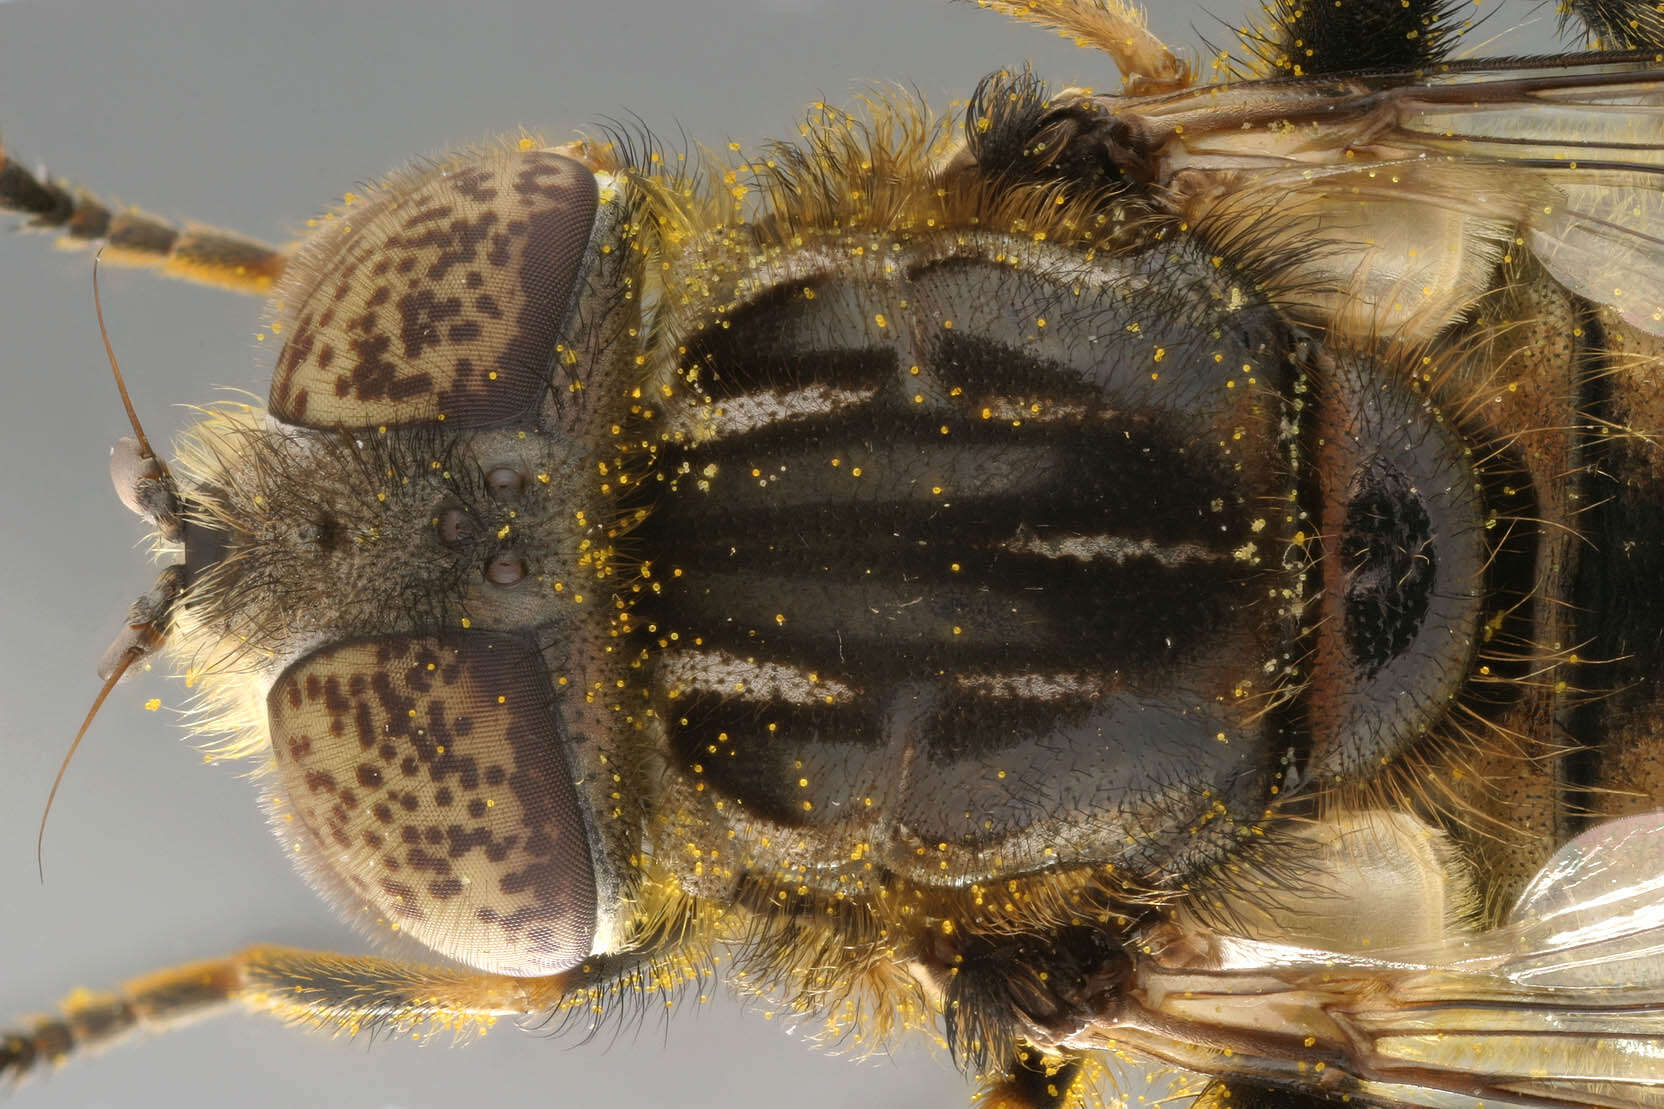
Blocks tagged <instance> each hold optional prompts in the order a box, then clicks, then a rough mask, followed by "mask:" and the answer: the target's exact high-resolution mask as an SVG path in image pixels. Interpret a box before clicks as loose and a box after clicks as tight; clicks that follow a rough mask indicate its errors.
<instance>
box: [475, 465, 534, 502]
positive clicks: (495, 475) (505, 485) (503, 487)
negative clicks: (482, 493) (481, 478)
mask: <svg viewBox="0 0 1664 1109" xmlns="http://www.w3.org/2000/svg"><path fill="white" fill-rule="evenodd" d="M485 488H486V490H487V491H488V492H489V493H490V494H491V496H492V497H493V498H495V499H497V500H499V501H507V500H512V499H514V498H515V497H518V496H519V495H520V492H521V490H523V489H525V488H526V475H525V474H523V473H521V472H520V471H519V470H516V469H515V468H514V467H512V466H493V467H492V468H491V469H490V470H489V471H487V473H486V475H485Z"/></svg>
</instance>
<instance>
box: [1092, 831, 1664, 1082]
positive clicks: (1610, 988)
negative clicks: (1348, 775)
mask: <svg viewBox="0 0 1664 1109" xmlns="http://www.w3.org/2000/svg"><path fill="white" fill-rule="evenodd" d="M1399 819H1401V818H1394V817H1388V816H1385V815H1380V816H1378V817H1377V823H1376V824H1375V825H1374V826H1372V827H1369V828H1367V829H1358V830H1355V833H1354V834H1353V835H1351V836H1350V837H1346V839H1347V841H1348V842H1349V843H1350V844H1351V846H1350V847H1349V848H1348V850H1347V851H1346V852H1345V853H1344V854H1342V853H1337V854H1335V855H1333V856H1332V857H1331V860H1330V865H1332V866H1334V867H1335V868H1336V877H1337V879H1341V880H1342V881H1350V882H1351V883H1352V885H1351V887H1350V888H1352V889H1355V890H1357V891H1358V892H1359V894H1360V898H1359V899H1358V900H1357V901H1351V900H1350V899H1344V898H1342V899H1338V900H1335V899H1319V901H1323V900H1328V904H1327V905H1326V906H1323V907H1318V906H1314V905H1313V904H1312V903H1310V902H1309V901H1308V902H1307V903H1306V904H1305V905H1304V907H1293V908H1292V912H1278V913H1277V914H1276V915H1277V917H1278V918H1279V927H1281V928H1290V927H1292V928H1293V930H1294V931H1296V932H1301V931H1303V932H1305V933H1306V934H1308V935H1309V934H1312V933H1313V931H1314V930H1320V929H1321V926H1322V924H1323V923H1324V922H1323V921H1322V920H1320V919H1318V918H1320V917H1327V918H1328V923H1329V924H1331V925H1333V924H1335V923H1337V922H1339V921H1341V920H1343V919H1346V920H1347V923H1346V927H1348V928H1354V929H1355V928H1356V927H1358V925H1357V923H1356V919H1361V918H1362V914H1360V917H1359V918H1353V919H1347V918H1348V916H1349V914H1350V913H1351V912H1352V911H1353V910H1356V909H1361V908H1364V907H1367V909H1368V911H1369V912H1375V911H1377V910H1378V907H1379V905H1380V904H1381V903H1382V902H1383V901H1386V902H1388V903H1390V901H1391V896H1390V894H1388V895H1386V896H1384V895H1383V890H1392V889H1396V888H1399V887H1400V886H1401V884H1402V880H1403V877H1404V870H1405V867H1404V866H1403V864H1402V860H1403V859H1405V858H1408V857H1409V856H1408V855H1406V854H1404V853H1401V852H1395V851H1392V850H1387V849H1383V847H1382V845H1383V844H1385V843H1387V842H1389V841H1390V840H1392V839H1393V838H1394V837H1395V835H1397V834H1398V833H1397V830H1396V829H1394V828H1393V827H1392V825H1391V822H1392V821H1393V820H1399ZM1359 845H1368V848H1367V849H1366V850H1360V849H1359ZM1412 869H1413V868H1412ZM1343 870H1344V871H1345V872H1346V877H1345V878H1342V871H1343ZM1291 906H1292V903H1291ZM1291 906H1290V907H1291ZM1290 907H1284V908H1290ZM1268 919H1269V918H1268ZM1396 926H1397V924H1396V923H1389V924H1387V925H1386V928H1387V929H1388V930H1391V929H1392V928H1394V927H1396ZM1162 929H1163V930H1162V931H1161V932H1159V933H1157V932H1152V933H1150V934H1148V935H1147V936H1146V940H1147V942H1146V944H1145V949H1144V952H1143V953H1142V954H1141V955H1140V956H1139V957H1138V959H1137V961H1136V965H1135V969H1134V971H1133V983H1132V987H1131V988H1130V989H1129V990H1128V992H1127V997H1128V1002H1127V1005H1126V1008H1125V1009H1123V1010H1122V1011H1119V1012H1117V1013H1116V1014H1114V1016H1113V1017H1112V1018H1110V1019H1106V1020H1104V1021H1102V1022H1100V1023H1098V1024H1096V1025H1094V1026H1092V1027H1090V1028H1088V1029H1086V1030H1084V1031H1083V1032H1082V1033H1080V1034H1079V1035H1077V1036H1076V1037H1074V1039H1073V1040H1072V1041H1071V1045H1070V1046H1073V1047H1088V1046H1091V1047H1098V1048H1104V1047H1109V1046H1111V1045H1115V1046H1120V1047H1132V1048H1135V1049H1137V1050H1141V1051H1144V1052H1147V1053H1149V1054H1153V1055H1155V1056H1157V1057H1159V1058H1162V1059H1165V1060H1167V1061H1169V1062H1173V1063H1177V1064H1179V1065H1182V1066H1186V1067H1190V1068H1193V1069H1197V1070H1202V1071H1206V1072H1208V1073H1213V1074H1223V1075H1235V1076H1238V1077H1252V1078H1253V1079H1254V1080H1256V1081H1257V1082H1262V1083H1267V1084H1272V1085H1277V1086H1282V1087H1284V1088H1289V1089H1307V1090H1313V1089H1317V1090H1324V1091H1327V1092H1329V1093H1331V1094H1352V1095H1354V1096H1355V1097H1356V1098H1358V1099H1361V1100H1362V1101H1364V1102H1365V1103H1367V1104H1377V1103H1384V1104H1388V1105H1404V1106H1453V1105H1472V1104H1474V1099H1479V1100H1481V1101H1482V1102H1483V1103H1484V1104H1486V1105H1508V1106H1537V1107H1549V1106H1566V1105H1572V1104H1575V1105H1598V1106H1627V1107H1645V1106H1659V1105H1664V957H1661V955H1664V813H1649V814H1646V815H1643V816H1637V817H1630V818H1627V819H1623V820H1617V821H1613V822H1611V823H1608V824H1605V825H1602V826H1600V827H1597V828H1595V829H1593V830H1592V831H1590V832H1587V833H1585V834H1584V835H1582V836H1580V837H1578V838H1577V839H1575V840H1573V841H1572V842H1571V843H1569V844H1567V845H1566V846H1565V847H1564V848H1562V849H1561V851H1560V852H1559V854H1557V855H1556V856H1555V857H1554V858H1553V859H1552V860H1551V861H1550V862H1549V864H1548V865H1547V866H1546V867H1545V868H1544V869H1543V871H1542V872H1541V873H1540V874H1539V875H1538V877H1537V879H1536V881H1535V882H1534V883H1533V884H1532V885H1531V887H1530V888H1529V889H1528V890H1527V891H1526V892H1525V893H1524V894H1523V895H1522V897H1521V899H1520V901H1519V903H1518V904H1517V905H1516V906H1515V908H1514V910H1513V912H1512V914H1511V915H1510V917H1509V919H1508V920H1507V921H1506V922H1505V923H1504V924H1503V925H1502V926H1500V927H1498V928H1495V929H1492V930H1491V931H1488V932H1484V933H1479V934H1463V933H1462V932H1461V931H1460V930H1459V929H1456V930H1453V931H1452V932H1451V934H1448V935H1446V936H1444V937H1442V938H1440V939H1438V940H1436V941H1433V942H1428V943H1422V944H1419V945H1417V946H1415V947H1411V948H1400V949H1391V950H1382V951H1378V952H1375V953H1371V954H1360V953H1358V950H1357V949H1358V948H1359V947H1361V945H1360V944H1358V943H1355V942H1354V943H1349V944H1348V943H1344V942H1341V943H1337V945H1336V946H1337V947H1345V948H1346V949H1345V950H1323V949H1320V948H1317V947H1314V946H1309V945H1306V944H1303V943H1301V942H1299V940H1298V939H1296V940H1294V941H1292V942H1291V941H1288V940H1284V941H1278V940H1274V939H1267V938H1258V937H1252V938H1251V937H1243V936H1237V935H1231V934H1227V933H1224V932H1218V931H1211V930H1209V929H1207V928H1205V927H1200V928H1198V927H1186V926H1184V925H1182V924H1181V925H1180V926H1178V927H1172V926H1162ZM1248 930H1250V931H1252V930H1253V929H1252V928H1250V929H1248ZM1356 936H1357V933H1356V932H1351V933H1349V938H1352V939H1356Z"/></svg>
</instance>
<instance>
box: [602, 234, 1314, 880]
mask: <svg viewBox="0 0 1664 1109" xmlns="http://www.w3.org/2000/svg"><path fill="white" fill-rule="evenodd" d="M850 254H852V255H853V254H860V255H862V256H864V257H865V258H868V259H882V262H870V263H863V264H861V265H858V266H857V267H856V268H854V269H851V268H850V267H849V266H848V265H847V264H846V265H839V266H837V267H836V268H835V269H834V267H833V266H831V265H827V266H825V267H824V268H820V267H819V266H818V265H817V262H816V256H811V255H809V254H805V255H804V256H803V257H801V258H797V259H789V260H788V261H787V262H786V263H784V264H783V265H781V266H780V267H779V268H778V269H777V270H776V271H773V272H771V274H770V275H769V280H757V281H755V282H754V284H755V285H756V287H757V288H758V289H760V291H759V292H757V293H756V295H746V294H745V293H744V291H743V290H742V292H741V293H740V294H738V295H736V296H735V298H734V300H733V302H732V303H731V304H730V305H728V307H727V308H726V310H725V311H723V312H722V313H721V314H720V316H719V317H714V318H712V319H711V320H709V321H707V322H706V323H705V325H704V326H702V327H700V328H697V329H694V330H692V331H691V333H690V334H689V336H688V338H687V339H686V340H685V341H684V342H682V343H681V344H680V346H681V350H682V352H683V354H682V358H681V361H680V364H679V366H678V367H677V374H678V377H677V378H676V379H674V380H672V381H671V382H670V385H669V387H667V388H666V389H665V390H664V391H665V393H666V394H667V395H670V396H672V398H673V399H672V401H671V402H670V404H669V405H668V410H667V411H666V412H664V413H662V414H661V415H660V419H661V420H662V421H663V423H664V424H665V425H666V427H665V428H664V429H662V430H663V434H662V436H661V441H662V443H663V444H664V445H663V446H661V448H660V449H659V451H658V456H657V460H656V463H655V465H656V477H657V479H658V480H657V481H656V482H654V483H649V484H650V485H653V486H654V489H655V492H654V499H653V502H652V509H651V512H650V514H649V515H648V517H647V519H646V521H645V523H644V524H643V525H642V526H641V527H640V528H639V529H638V530H637V531H636V532H635V533H633V535H632V536H631V537H630V538H629V540H628V541H627V542H628V543H629V545H630V548H631V550H632V551H633V552H634V553H635V554H636V555H637V556H638V557H640V558H641V559H642V560H643V561H644V562H646V563H647V564H648V566H649V572H650V573H651V575H652V577H653V579H654V580H655V581H656V582H657V583H659V590H658V592H657V593H654V594H650V595H649V599H647V600H644V601H642V602H640V603H639V604H638V606H637V609H636V612H635V614H634V616H633V617H632V619H633V620H634V622H635V626H636V628H637V629H638V631H639V633H640V634H642V635H643V636H645V637H646V638H648V639H649V640H650V641H651V642H650V644H649V651H648V655H649V657H650V658H651V659H652V664H651V665H652V674H653V678H652V693H653V696H654V699H655V705H656V709H657V712H658V713H659V714H660V715H662V717H663V718H664V720H665V723H666V728H667V742H668V747H669V755H668V757H669V761H670V764H671V767H672V768H673V770H675V771H677V772H678V773H677V774H676V775H675V776H676V777H677V778H678V780H679V784H678V785H677V786H675V787H673V788H675V789H677V790H679V791H680V792H682V793H683V794H685V796H684V797H683V798H682V800H683V801H684V802H686V803H687V804H690V805H693V806H696V807H697V809H696V811H703V812H705V813H706V814H708V815H714V819H713V820H710V821H709V826H710V827H711V828H712V829H713V831H712V833H711V834H712V836H713V837H714V838H716V839H723V838H728V839H732V838H734V836H735V835H736V834H737V836H738V837H739V838H741V839H742V841H743V842H744V843H745V844H746V845H747V846H748V848H750V849H751V850H753V851H763V850H765V849H769V850H771V851H772V853H773V854H774V855H775V856H780V857H779V858H778V860H777V861H780V862H786V861H788V860H786V859H785V858H784V855H790V854H792V853H793V851H795V852H796V853H797V855H798V856H799V857H800V858H801V861H802V864H803V865H807V866H809V867H811V868H818V869H820V870H822V871H826V870H827V869H829V868H830V869H832V870H834V871H835V870H836V869H837V868H838V867H839V866H840V865H841V864H840V863H839V860H854V861H858V862H860V863H861V864H862V868H863V869H866V868H867V867H868V866H869V865H870V864H873V863H876V864H877V865H880V866H882V867H887V868H889V869H890V870H891V871H893V872H896V873H900V874H903V875H906V876H908V877H909V878H911V879H912V880H914V881H919V882H924V883H947V884H958V883H964V882H968V881H974V880H978V879H980V878H983V877H987V876H989V875H1004V874H1010V873H1015V872H1020V871H1022V870H1025V869H1033V868H1038V867H1043V866H1046V865H1049V864H1054V863H1059V862H1064V863H1068V862H1079V861H1087V860H1090V861H1094V862H1107V863H1110V864H1113V865H1115V866H1117V867H1121V868H1124V869H1126V870H1127V871H1128V872H1129V873H1133V874H1137V875H1139V876H1141V877H1145V876H1154V875H1160V874H1166V875H1171V874H1172V873H1173V872H1174V870H1175V869H1180V870H1182V869H1183V868H1185V867H1187V866H1189V865H1193V864H1194V862H1195V861H1196V858H1197V856H1198V852H1206V853H1211V852H1212V851H1214V850H1217V848H1218V847H1219V846H1220V845H1221V843H1220V839H1219V836H1215V835H1210V834H1206V833H1204V834H1200V835H1198V834H1197V832H1198V829H1199V828H1203V827H1211V828H1216V829H1219V831H1220V833H1221V834H1222V835H1228V834H1229V832H1228V830H1229V829H1231V828H1233V827H1239V826H1240V825H1241V824H1242V823H1244V822H1246V821H1249V820H1252V819H1253V818H1254V817H1256V816H1257V815H1258V814H1259V813H1260V812H1261V811H1262V809H1263V806H1264V804H1265V800H1266V797H1267V796H1268V789H1269V785H1270V783H1271V782H1272V781H1274V780H1275V775H1276V774H1277V767H1278V761H1279V759H1280V758H1281V757H1282V754H1283V750H1284V746H1285V745H1284V742H1283V740H1282V739H1281V738H1280V737H1279V735H1278V724H1277V720H1278V714H1277V713H1275V712H1268V711H1267V708H1268V706H1271V705H1272V704H1273V703H1274V702H1275V700H1276V698H1277V694H1278V689H1279V685H1280V683H1282V682H1283V681H1284V680H1285V671H1286V670H1287V668H1288V667H1289V665H1290V658H1289V652H1290V651H1291V650H1292V648H1291V646H1290V644H1291V628H1292V627H1293V626H1294V624H1295V623H1296V622H1297V619H1298V607H1299V590H1300V587H1301V583H1300V579H1299V567H1298V566H1295V565H1285V560H1287V559H1288V558H1289V554H1288V552H1289V550H1290V537H1291V536H1292V535H1293V533H1294V532H1295V531H1296V529H1297V525H1298V519H1297V510H1296V509H1295V507H1294V502H1293V498H1292V487H1293V480H1294V479H1293V476H1292V468H1293V467H1292V465H1291V461H1290V460H1291V457H1292V454H1291V452H1292V449H1293V447H1292V443H1291V441H1290V438H1291V436H1290V433H1289V432H1288V431H1287V428H1288V427H1289V426H1290V423H1291V421H1290V418H1289V415H1288V412H1287V406H1288V404H1289V401H1288V399H1287V398H1288V397H1289V396H1290V395H1291V392H1292V390H1291V389H1290V388H1289V386H1290V381H1289V377H1290V374H1291V370H1290V337H1289V334H1288V332H1287V329H1286V328H1284V327H1283V326H1282V325H1281V324H1279V323H1278V321H1277V317H1276V316H1275V314H1274V313H1273V312H1272V311H1271V310H1270V309H1268V308H1267V307H1265V306H1264V305H1263V304H1261V303H1260V302H1258V301H1257V300H1256V299H1255V298H1253V297H1252V296H1251V295H1250V294H1247V293H1245V292H1244V291H1243V290H1242V289H1241V288H1240V287H1238V286H1236V285H1235V284H1233V282H1232V281H1231V280H1230V278H1229V277H1228V276H1226V275H1224V274H1222V273H1221V272H1220V271H1219V270H1218V269H1217V268H1215V267H1214V266H1213V265H1211V264H1210V263H1209V261H1208V260H1207V259H1206V258H1204V257H1200V256H1197V255H1193V254H1190V253H1187V252H1185V251H1182V250H1180V251H1174V252H1168V253H1161V252H1152V253H1148V254H1145V255H1142V256H1139V257H1136V258H1130V259H1114V260H1109V261H1102V260H1100V261H1096V262H1084V261H1082V260H1081V259H1080V257H1079V256H1078V255H1073V254H1065V252H1063V251H1061V250H1053V249H1050V248H1044V247H1036V246H1034V245H1033V244H1017V243H1015V242H1013V241H1010V240H1006V239H1003V238H998V237H993V236H990V237H988V238H986V239H975V238H966V237H959V238H957V239H955V240H954V241H953V244H952V246H951V247H947V248H942V247H940V246H938V245H933V244H926V245H918V244H915V243H906V244H902V243H886V242H875V243H870V244H866V249H864V250H863V251H859V252H853V251H852V252H850ZM847 256H848V255H846V256H845V257H847ZM696 823H697V821H696ZM781 836H785V837H786V838H785V839H780V838H777V837H781ZM786 843H792V844H796V847H795V848H792V849H788V848H786V847H785V846H784V844H786ZM771 844H772V845H773V846H772V848H769V846H768V845H771Z"/></svg>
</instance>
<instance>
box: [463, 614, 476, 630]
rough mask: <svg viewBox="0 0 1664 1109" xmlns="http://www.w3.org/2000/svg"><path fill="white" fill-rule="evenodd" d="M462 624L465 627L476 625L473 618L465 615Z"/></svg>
mask: <svg viewBox="0 0 1664 1109" xmlns="http://www.w3.org/2000/svg"><path fill="white" fill-rule="evenodd" d="M462 626H463V627H465V628H471V627H473V626H474V622H473V621H472V620H470V619H468V617H466V616H464V617H463V618H462Z"/></svg>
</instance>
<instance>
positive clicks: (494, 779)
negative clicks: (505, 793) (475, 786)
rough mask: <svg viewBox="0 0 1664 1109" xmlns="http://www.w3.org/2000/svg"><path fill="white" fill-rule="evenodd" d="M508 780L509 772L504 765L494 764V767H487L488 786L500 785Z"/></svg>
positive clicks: (486, 781)
mask: <svg viewBox="0 0 1664 1109" xmlns="http://www.w3.org/2000/svg"><path fill="white" fill-rule="evenodd" d="M506 781H508V772H507V771H506V770H504V769H503V768H502V767H500V766H492V767H488V768H487V769H486V771H485V784H486V785H488V786H500V785H502V784H503V783H504V782H506Z"/></svg>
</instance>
